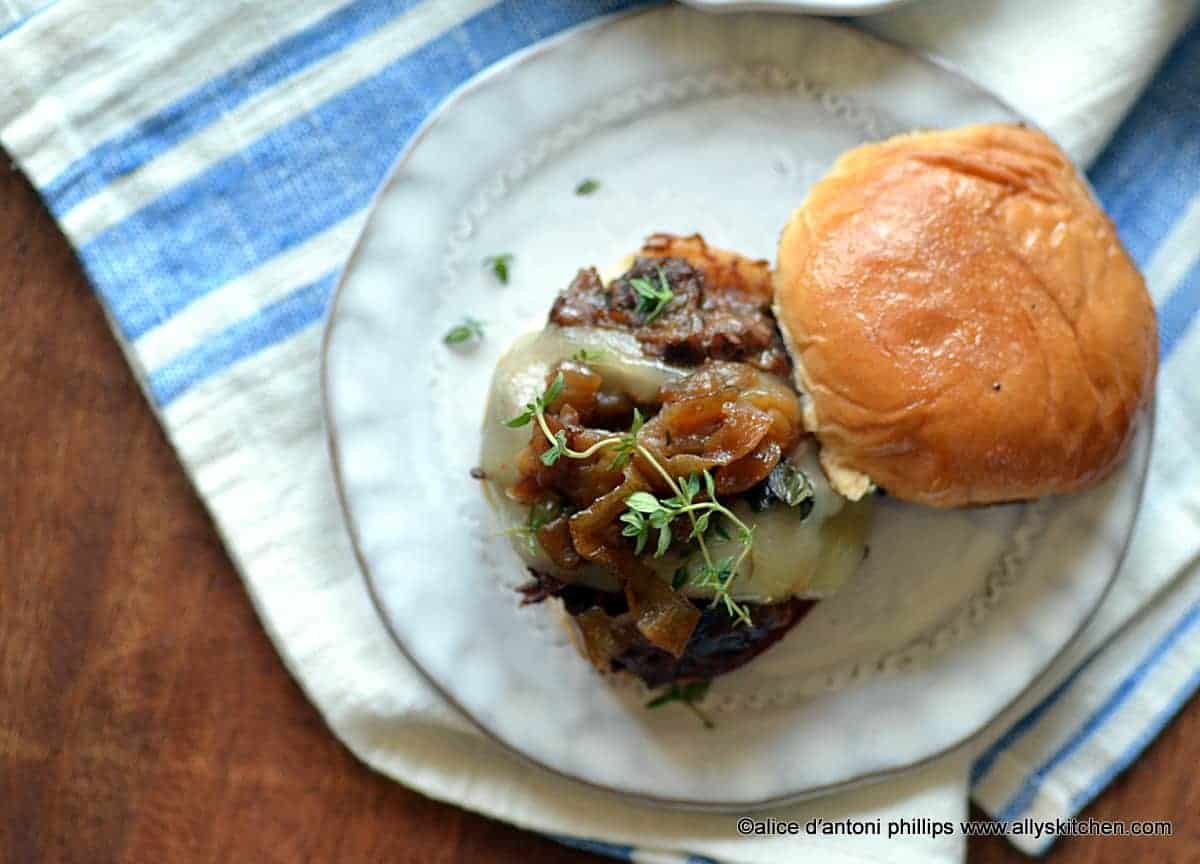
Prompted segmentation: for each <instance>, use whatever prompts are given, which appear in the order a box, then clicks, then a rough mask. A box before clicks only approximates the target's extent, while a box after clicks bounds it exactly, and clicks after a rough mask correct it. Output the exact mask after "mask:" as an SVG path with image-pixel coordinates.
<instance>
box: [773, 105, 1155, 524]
mask: <svg viewBox="0 0 1200 864" xmlns="http://www.w3.org/2000/svg"><path fill="white" fill-rule="evenodd" d="M775 306H776V309H775V311H776V317H777V319H778V321H779V324H780V327H781V329H782V330H783V332H784V336H785V339H786V340H787V341H788V344H789V347H790V348H791V349H792V355H793V359H794V360H795V363H796V380H797V385H798V386H799V388H800V389H801V391H802V392H803V393H804V394H805V415H806V423H807V425H808V426H809V427H810V428H811V430H812V431H813V432H814V433H816V435H817V437H818V438H819V439H820V442H821V446H822V464H823V465H824V467H825V468H826V471H827V472H828V473H829V475H830V479H831V481H832V482H833V484H834V486H835V488H837V489H838V490H839V491H841V492H843V494H847V495H848V496H849V497H852V498H854V497H858V496H859V495H861V494H863V493H864V492H865V491H866V490H867V489H868V488H869V487H870V481H873V482H874V483H876V484H878V485H880V486H882V487H883V488H885V489H886V490H887V491H888V493H889V494H891V495H893V496H895V497H897V498H901V499H905V500H910V501H917V502H921V503H925V504H932V505H935V506H944V507H951V506H959V505H966V504H982V503H990V502H999V501H1011V500H1016V499H1025V498H1035V497H1039V496H1042V495H1046V494H1050V493H1055V492H1070V491H1074V490H1078V489H1081V488H1084V487H1086V486H1088V485H1090V484H1092V483H1095V482H1097V481H1098V480H1100V479H1101V478H1102V477H1104V475H1105V474H1106V473H1107V472H1108V471H1109V470H1110V469H1111V468H1112V467H1113V466H1114V465H1115V464H1116V463H1117V462H1118V461H1119V460H1120V458H1121V457H1122V455H1123V454H1124V452H1125V450H1126V448H1127V445H1128V443H1129V441H1130V439H1131V436H1132V430H1133V424H1134V419H1135V416H1136V415H1137V413H1138V410H1139V408H1140V407H1141V406H1142V405H1144V404H1145V403H1146V402H1147V400H1148V399H1149V394H1150V391H1151V389H1152V386H1153V381H1154V374H1155V369H1156V365H1157V346H1158V338H1157V333H1156V327H1155V320H1154V309H1153V307H1152V305H1151V302H1150V298H1149V296H1148V295H1147V293H1146V288H1145V284H1144V283H1143V280H1142V277H1141V275H1140V274H1139V273H1138V271H1137V269H1136V268H1135V267H1134V265H1133V262H1132V261H1131V260H1130V258H1129V255H1128V254H1127V253H1126V252H1125V250H1124V248H1123V247H1122V246H1121V243H1120V240H1119V239H1118V238H1117V235H1116V231H1115V230H1114V228H1113V225H1112V223H1111V222H1110V221H1109V219H1108V218H1107V217H1106V216H1105V214H1104V213H1103V212H1102V211H1101V210H1100V208H1099V206H1098V205H1097V204H1096V202H1095V201H1094V199H1093V198H1092V196H1091V194H1090V193H1089V191H1088V188H1087V186H1086V185H1085V183H1084V181H1083V180H1082V179H1081V178H1080V176H1079V174H1078V173H1077V172H1076V170H1075V169H1074V167H1073V166H1072V165H1071V163H1070V160H1069V159H1068V158H1067V156H1066V155H1065V154H1064V153H1063V152H1062V150H1060V149H1059V147H1058V146H1057V145H1056V144H1055V143H1054V142H1053V141H1051V140H1050V139H1049V138H1048V137H1047V136H1046V135H1044V134H1042V133H1041V132H1038V131H1036V130H1033V129H1029V128H1024V127H1020V126H1008V125H982V126H970V127H965V128H962V129H956V130H953V131H947V132H921V133H916V134H910V135H902V136H899V137H896V138H892V139H889V140H887V141H883V142H881V143H877V144H869V145H866V146H863V147H859V148H857V149H854V150H851V151H850V152H848V153H846V154H845V155H843V156H842V157H841V158H840V159H838V161H837V162H836V163H835V164H834V166H833V168H832V169H831V170H830V172H829V173H828V174H827V175H826V176H825V177H824V178H823V179H822V180H821V181H820V182H818V183H817V184H816V185H815V186H814V187H813V189H812V191H811V192H810V193H809V195H808V197H807V199H806V200H805V201H804V203H803V205H802V206H801V207H800V209H798V210H797V211H796V212H795V213H794V214H793V216H792V218H791V220H790V222H789V223H788V225H787V226H786V227H785V228H784V231H783V235H782V237H781V239H780V242H779V257H778V262H777V272H776V297H775Z"/></svg>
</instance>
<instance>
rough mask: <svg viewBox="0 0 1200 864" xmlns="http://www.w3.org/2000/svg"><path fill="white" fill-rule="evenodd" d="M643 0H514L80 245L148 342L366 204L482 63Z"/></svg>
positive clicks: (118, 308)
mask: <svg viewBox="0 0 1200 864" xmlns="http://www.w3.org/2000/svg"><path fill="white" fill-rule="evenodd" d="M640 2H642V0H600V2H595V3H592V2H578V0H576V2H562V3H555V4H552V5H551V6H549V7H539V8H543V9H546V10H547V11H546V14H544V15H542V14H539V15H538V16H536V17H535V16H533V15H531V14H529V12H528V11H527V9H526V7H525V4H523V3H521V2H517V0H508V2H504V3H502V4H501V5H499V6H496V7H493V8H492V9H488V10H485V11H484V12H482V13H480V14H479V15H477V16H475V18H473V19H471V20H470V21H468V22H467V23H466V24H465V25H464V26H462V27H460V28H458V29H456V30H454V31H451V32H449V33H447V34H445V35H444V36H443V37H441V38H439V39H435V40H433V41H432V42H430V43H429V44H427V45H425V46H423V47H422V48H420V49H418V50H417V51H414V52H413V53H411V54H409V55H408V56H406V57H404V58H402V59H400V60H397V61H396V62H395V63H393V64H391V65H389V66H387V67H386V68H384V69H383V70H381V71H380V72H379V73H378V74H376V75H374V76H373V77H371V78H369V79H367V80H365V81H362V82H360V83H359V84H357V85H355V86H353V87H351V88H349V89H347V90H345V91H343V92H342V93H340V94H339V95H337V96H335V97H333V98H332V99H330V100H328V101H327V102H325V103H323V104H322V105H320V106H319V107H318V108H316V109H315V110H313V111H312V112H309V113H308V114H305V115H304V116H302V117H300V118H297V119H296V120H294V121H292V122H291V123H288V124H286V125H284V126H283V127H281V128H279V129H277V130H275V131H273V132H271V133H269V134H267V135H265V136H263V137H262V138H260V139H259V140H258V141H256V142H254V143H253V144H251V145H250V146H249V147H247V148H246V149H245V150H243V151H241V152H240V153H238V154H237V155H236V156H233V157H230V158H229V159H226V160H224V161H222V162H220V163H218V164H216V165H214V166H212V167H211V168H209V169H208V170H206V171H204V172H203V173H202V174H200V175H198V176H197V177H194V178H192V179H191V180H189V181H187V182H185V183H182V184H180V185H179V186H177V187H175V188H174V189H172V190H170V191H169V192H167V193H165V194H164V195H162V196H161V197H160V198H158V199H156V200H155V201H154V202H152V203H150V204H148V205H147V206H146V207H144V208H143V209H142V210H140V211H138V212H137V213H135V214H132V215H131V216H129V217H128V218H127V219H125V220H124V221H122V222H120V223H118V224H116V225H114V226H113V227H111V228H109V229H108V230H106V231H104V232H103V233H101V234H99V235H98V236H96V237H95V238H94V239H93V240H92V241H91V242H89V243H87V244H85V245H84V246H83V247H81V248H80V250H79V254H80V258H81V259H82V261H83V264H84V266H85V267H86V268H87V270H88V272H89V274H90V276H91V278H92V281H93V283H94V284H95V285H96V286H97V289H98V290H99V292H100V294H101V296H102V297H103V299H104V301H105V303H106V304H107V306H108V308H109V310H110V311H111V312H112V314H113V317H114V318H115V319H116V322H117V325H118V327H119V328H120V330H121V333H122V335H123V336H124V337H125V338H126V339H128V340H134V339H137V338H138V337H139V336H141V335H143V334H145V333H146V332H147V331H148V330H150V329H152V328H153V327H155V326H157V325H159V324H161V323H163V322H164V321H166V320H167V319H169V318H171V317H172V316H173V315H175V314H176V313H177V312H179V311H180V310H181V309H183V308H184V307H186V306H187V305H188V304H190V303H192V302H193V301H195V300H196V299H198V298H200V297H202V296H204V295H205V294H207V293H208V292H209V291H211V290H213V289H214V288H216V287H218V286H220V285H222V284H224V283H225V282H228V281H229V280H230V279H232V278H234V277H236V276H239V275H241V274H242V273H245V272H246V271H248V270H251V269H253V268H255V267H257V266H258V265H260V264H262V263H264V262H265V261H268V260H270V259H271V258H273V257H275V256H276V255H278V254H280V253H281V252H284V251H286V250H287V249H290V248H292V247H293V246H296V245H297V244H299V243H303V242H304V241H305V240H307V239H308V238H310V237H312V236H313V235H315V234H317V233H319V232H321V231H323V230H325V229H326V228H328V227H330V226H331V225H333V224H335V223H336V222H339V221H341V220H342V219H344V218H346V217H347V216H349V215H351V214H352V213H354V212H356V211H358V210H360V209H362V208H363V207H364V206H366V204H367V203H368V202H369V201H370V199H371V195H372V193H373V192H374V190H375V188H376V187H377V186H378V185H379V183H380V181H381V180H382V179H383V177H384V174H385V173H386V171H387V169H388V167H389V166H390V165H391V163H392V161H393V160H394V159H395V157H396V155H397V153H398V152H399V150H400V149H401V147H402V146H403V145H404V143H405V142H406V141H407V140H408V138H409V137H410V136H411V135H412V133H413V131H414V130H415V129H416V128H417V126H418V125H419V124H420V122H421V121H422V120H423V119H424V117H425V115H426V114H428V113H429V111H430V110H432V109H433V108H434V107H435V106H436V105H437V104H438V103H440V102H441V101H442V99H444V98H445V96H447V95H448V94H449V93H451V92H452V91H453V90H454V89H455V88H456V87H457V86H458V85H459V84H461V83H462V82H463V81H465V80H467V79H468V78H470V77H471V76H472V75H473V74H474V73H475V72H477V71H479V69H480V68H482V67H483V66H486V65H488V64H491V63H493V62H495V61H496V60H499V59H501V58H503V57H506V56H507V55H509V54H511V53H513V52H514V51H516V50H517V49H519V48H523V47H525V46H526V45H528V44H530V43H531V42H535V41H537V40H539V39H542V38H544V37H546V36H549V35H551V34H553V33H556V32H558V31H560V30H563V29H565V28H566V27H569V26H571V25H573V24H577V23H579V22H580V21H582V20H586V19H588V18H591V17H594V16H596V15H598V14H600V13H602V12H607V11H612V10H614V9H620V8H625V7H629V6H633V5H638V4H639V3H640ZM468 58H469V59H468Z"/></svg>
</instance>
